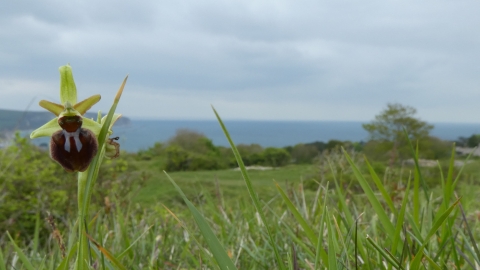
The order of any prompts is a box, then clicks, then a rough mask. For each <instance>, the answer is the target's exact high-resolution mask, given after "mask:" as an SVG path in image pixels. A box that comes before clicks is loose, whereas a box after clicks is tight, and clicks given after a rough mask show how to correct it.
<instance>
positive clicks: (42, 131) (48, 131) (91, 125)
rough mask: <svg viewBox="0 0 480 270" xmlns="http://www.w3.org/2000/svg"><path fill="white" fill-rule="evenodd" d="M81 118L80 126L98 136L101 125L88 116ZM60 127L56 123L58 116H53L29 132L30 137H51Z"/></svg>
mask: <svg viewBox="0 0 480 270" xmlns="http://www.w3.org/2000/svg"><path fill="white" fill-rule="evenodd" d="M82 120H83V124H82V128H86V129H89V130H91V131H92V132H93V133H94V134H95V136H98V134H100V130H101V129H102V126H101V125H100V124H99V123H97V122H96V121H93V120H92V119H88V118H83V119H82ZM61 129H62V128H61V127H60V125H58V118H54V119H52V120H50V121H48V122H47V123H46V124H45V125H43V126H41V127H39V128H37V129H36V130H34V131H33V132H32V133H31V134H30V139H35V138H39V137H51V136H52V135H53V133H55V132H57V131H59V130H61Z"/></svg>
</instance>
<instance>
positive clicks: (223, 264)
mask: <svg viewBox="0 0 480 270" xmlns="http://www.w3.org/2000/svg"><path fill="white" fill-rule="evenodd" d="M165 175H166V176H167V178H168V180H170V182H171V183H172V184H173V186H174V187H175V189H176V190H177V191H178V193H179V194H180V196H182V198H183V201H184V202H185V204H186V205H187V207H188V209H189V210H190V212H191V213H192V215H193V218H194V219H195V222H196V223H197V225H198V228H199V229H200V231H201V233H202V235H203V237H204V238H205V241H206V242H207V245H208V247H209V249H210V251H211V252H212V254H213V257H214V258H215V260H216V261H217V263H218V266H219V267H220V269H222V270H223V269H225V270H228V269H237V268H236V267H235V265H234V264H233V262H232V260H231V259H230V257H228V255H227V253H226V252H225V249H224V248H223V246H222V244H220V241H218V239H217V237H216V236H215V234H214V233H213V231H212V229H211V228H210V226H209V225H208V223H207V221H206V220H205V218H204V217H203V216H202V214H200V212H199V211H198V210H197V208H196V207H195V206H194V205H193V204H192V203H191V202H190V200H188V198H187V196H185V194H184V193H183V191H182V189H181V188H180V187H179V186H178V185H177V183H175V181H174V180H173V179H172V178H171V177H170V176H169V175H168V174H167V173H166V172H165Z"/></svg>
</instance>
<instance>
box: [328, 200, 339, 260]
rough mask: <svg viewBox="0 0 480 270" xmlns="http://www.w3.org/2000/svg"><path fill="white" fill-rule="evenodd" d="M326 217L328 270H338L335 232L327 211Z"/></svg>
mask: <svg viewBox="0 0 480 270" xmlns="http://www.w3.org/2000/svg"><path fill="white" fill-rule="evenodd" d="M325 215H326V216H327V233H328V269H329V270H330V269H332V270H337V269H338V266H337V252H336V249H335V243H336V241H335V236H334V234H335V230H334V229H333V228H332V221H331V216H330V213H329V211H328V209H326V212H325Z"/></svg>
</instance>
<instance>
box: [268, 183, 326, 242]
mask: <svg viewBox="0 0 480 270" xmlns="http://www.w3.org/2000/svg"><path fill="white" fill-rule="evenodd" d="M275 186H276V187H277V189H278V192H280V195H281V196H282V198H283V201H284V202H285V204H286V205H287V207H288V209H289V210H290V212H291V213H292V214H293V216H294V217H295V219H296V220H297V222H298V223H299V224H300V226H301V227H302V229H303V231H305V234H306V235H307V237H308V239H309V240H310V242H311V243H312V245H315V244H317V242H318V238H317V236H316V235H315V232H314V231H313V229H312V228H311V227H310V226H308V223H307V221H305V219H304V218H303V217H302V215H301V214H300V212H298V210H297V208H296V207H295V205H293V203H292V201H290V199H289V198H288V196H287V194H285V192H284V191H283V189H282V188H281V187H280V185H279V184H278V183H277V182H275Z"/></svg>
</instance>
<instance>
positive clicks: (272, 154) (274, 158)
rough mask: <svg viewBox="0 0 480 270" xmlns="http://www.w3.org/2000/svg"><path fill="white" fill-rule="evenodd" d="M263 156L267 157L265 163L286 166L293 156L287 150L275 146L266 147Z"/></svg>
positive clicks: (273, 165)
mask: <svg viewBox="0 0 480 270" xmlns="http://www.w3.org/2000/svg"><path fill="white" fill-rule="evenodd" d="M263 156H264V158H265V165H268V166H272V167H281V166H285V165H287V164H288V163H289V162H290V160H291V158H292V157H291V156H290V153H288V151H287V150H285V149H283V148H275V147H268V148H265V150H264V151H263Z"/></svg>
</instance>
